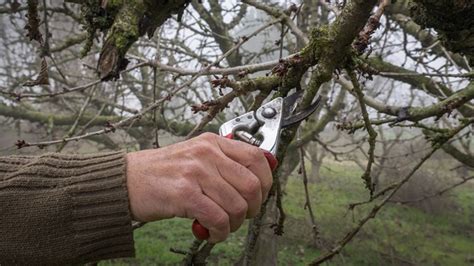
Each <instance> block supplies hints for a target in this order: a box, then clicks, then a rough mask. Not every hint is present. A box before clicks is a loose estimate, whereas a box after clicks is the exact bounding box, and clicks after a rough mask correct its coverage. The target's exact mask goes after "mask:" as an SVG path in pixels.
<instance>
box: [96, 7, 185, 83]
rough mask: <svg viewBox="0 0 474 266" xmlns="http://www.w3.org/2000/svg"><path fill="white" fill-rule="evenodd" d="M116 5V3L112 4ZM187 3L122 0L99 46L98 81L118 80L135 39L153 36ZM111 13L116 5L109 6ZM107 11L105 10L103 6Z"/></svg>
mask: <svg viewBox="0 0 474 266" xmlns="http://www.w3.org/2000/svg"><path fill="white" fill-rule="evenodd" d="M115 2H117V1H115ZM115 2H114V1H112V3H115ZM188 3H189V0H179V1H151V0H148V1H147V0H135V1H125V2H123V4H122V5H121V8H120V10H119V11H118V12H117V15H116V16H115V19H114V22H113V24H112V26H111V27H110V29H108V34H107V37H106V40H105V43H104V45H103V47H102V50H101V53H100V58H99V62H98V65H97V70H98V72H99V75H100V78H101V79H102V80H108V79H113V78H118V77H119V74H120V71H121V70H122V69H124V68H125V67H126V65H127V63H128V61H127V60H126V59H125V54H126V53H127V51H128V49H129V48H130V47H131V46H132V44H133V43H135V42H136V41H137V40H138V38H139V37H141V36H143V35H144V34H145V33H147V34H148V35H149V36H151V35H153V33H154V32H155V30H156V28H157V27H159V26H161V24H163V23H164V22H165V21H166V20H167V19H168V18H170V17H171V15H173V14H177V13H181V12H182V11H183V10H184V8H185V7H186V6H187V4H188ZM112 6H113V7H114V10H115V9H116V5H112ZM106 9H107V7H106Z"/></svg>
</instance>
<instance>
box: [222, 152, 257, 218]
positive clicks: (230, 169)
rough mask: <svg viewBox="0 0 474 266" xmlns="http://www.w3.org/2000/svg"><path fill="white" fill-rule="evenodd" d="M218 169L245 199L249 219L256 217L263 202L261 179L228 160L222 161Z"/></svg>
mask: <svg viewBox="0 0 474 266" xmlns="http://www.w3.org/2000/svg"><path fill="white" fill-rule="evenodd" d="M217 168H218V169H219V173H220V174H221V176H222V177H223V178H224V179H225V180H226V181H227V182H228V183H229V184H230V185H232V186H233V188H234V189H235V190H237V191H238V193H239V195H240V196H241V197H243V198H244V199H245V201H246V204H247V210H246V211H247V212H246V216H247V218H252V217H255V216H256V215H257V213H258V212H259V211H260V206H261V204H262V200H263V191H262V185H261V182H260V179H259V178H258V177H257V176H255V175H254V174H253V173H252V171H250V170H249V169H247V168H246V167H244V166H243V165H241V164H238V163H236V162H235V161H233V160H230V159H228V158H225V159H224V160H222V162H221V163H220V164H219V165H217Z"/></svg>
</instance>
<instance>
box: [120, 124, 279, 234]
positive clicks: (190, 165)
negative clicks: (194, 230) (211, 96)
mask: <svg viewBox="0 0 474 266" xmlns="http://www.w3.org/2000/svg"><path fill="white" fill-rule="evenodd" d="M266 156H268V154H267V155H265V156H264V151H263V150H261V149H259V148H258V147H255V146H252V145H250V144H247V143H244V142H241V141H236V140H230V139H226V138H223V137H220V136H218V135H215V134H211V133H205V134H202V135H200V136H198V137H195V138H193V139H190V140H187V141H184V142H180V143H177V144H174V145H170V146H167V147H163V148H160V149H153V150H144V151H138V152H131V153H128V154H127V156H126V157H127V188H128V193H129V200H130V209H131V212H132V215H133V218H134V219H135V220H138V221H143V222H146V221H154V220H161V219H166V218H172V217H185V218H190V219H197V220H198V221H199V223H200V224H201V225H203V226H204V227H206V228H208V229H209V233H210V238H209V239H208V241H209V242H211V243H216V242H220V241H224V240H225V239H226V238H227V236H228V235H229V233H230V232H234V231H236V230H237V229H238V228H239V227H240V226H241V225H242V223H243V222H244V219H245V218H246V217H247V218H251V217H254V216H255V215H256V214H257V213H258V212H259V210H260V206H261V204H262V202H263V201H264V200H265V199H266V197H267V196H268V192H269V191H270V187H271V184H272V172H271V169H270V166H269V163H268V162H267V159H266ZM273 159H274V158H273Z"/></svg>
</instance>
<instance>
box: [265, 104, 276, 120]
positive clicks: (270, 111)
mask: <svg viewBox="0 0 474 266" xmlns="http://www.w3.org/2000/svg"><path fill="white" fill-rule="evenodd" d="M262 115H263V117H265V118H272V117H274V116H275V115H276V111H275V109H273V108H271V107H267V108H265V109H263V111H262Z"/></svg>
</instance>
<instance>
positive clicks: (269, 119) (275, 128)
mask: <svg viewBox="0 0 474 266" xmlns="http://www.w3.org/2000/svg"><path fill="white" fill-rule="evenodd" d="M302 94H303V91H297V92H296V93H294V94H292V95H290V96H287V97H285V98H282V97H278V98H275V99H273V100H272V101H270V102H268V103H266V104H264V105H262V106H261V107H260V108H258V109H257V110H256V111H255V112H248V113H246V114H243V115H241V116H239V117H236V118H234V119H232V120H229V121H227V122H225V123H224V124H222V126H221V127H220V129H219V134H220V135H221V136H226V137H231V138H234V139H238V140H241V141H244V142H247V143H250V144H252V145H255V146H259V147H260V148H262V149H264V150H266V151H269V152H270V153H271V154H273V155H276V153H277V151H278V144H279V140H280V132H281V129H282V128H285V127H289V126H292V125H294V124H296V123H298V122H301V121H302V120H304V119H306V118H307V117H309V116H310V115H311V114H312V113H314V112H315V111H316V109H317V108H318V107H319V104H320V102H321V96H318V97H317V98H316V100H315V101H314V102H313V103H312V104H311V105H310V106H308V107H307V108H305V109H303V110H299V111H297V110H296V105H297V104H296V103H297V101H298V99H299V98H300V97H301V96H302Z"/></svg>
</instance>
